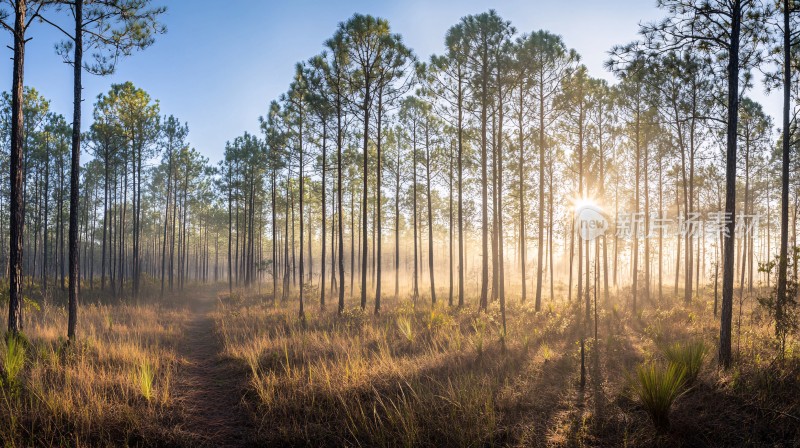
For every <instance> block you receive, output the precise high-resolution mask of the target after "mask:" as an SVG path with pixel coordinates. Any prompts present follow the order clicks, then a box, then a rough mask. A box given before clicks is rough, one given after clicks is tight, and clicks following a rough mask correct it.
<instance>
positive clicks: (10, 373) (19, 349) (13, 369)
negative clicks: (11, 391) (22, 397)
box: [3, 336, 25, 385]
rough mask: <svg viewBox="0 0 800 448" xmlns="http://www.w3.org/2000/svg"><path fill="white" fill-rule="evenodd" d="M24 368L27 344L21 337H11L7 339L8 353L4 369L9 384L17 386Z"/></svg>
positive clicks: (4, 361) (4, 360)
mask: <svg viewBox="0 0 800 448" xmlns="http://www.w3.org/2000/svg"><path fill="white" fill-rule="evenodd" d="M24 366H25V343H24V341H22V339H21V338H20V337H19V336H9V337H8V338H6V353H5V358H4V359H3V368H4V369H5V372H6V379H7V380H8V383H9V384H11V385H14V384H16V382H17V377H18V376H19V373H20V372H22V368H23V367H24Z"/></svg>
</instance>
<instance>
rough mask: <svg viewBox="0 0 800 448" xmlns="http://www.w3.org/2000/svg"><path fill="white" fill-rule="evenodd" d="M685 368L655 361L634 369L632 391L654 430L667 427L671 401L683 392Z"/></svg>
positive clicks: (663, 429) (661, 429) (664, 429)
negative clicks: (634, 375) (648, 416)
mask: <svg viewBox="0 0 800 448" xmlns="http://www.w3.org/2000/svg"><path fill="white" fill-rule="evenodd" d="M685 384H686V370H685V369H684V368H683V367H682V366H680V365H679V364H677V363H668V364H667V366H666V367H664V366H663V365H659V364H657V363H655V362H650V363H648V364H643V365H641V366H639V367H637V369H636V378H635V380H634V383H633V393H634V395H636V397H637V398H638V399H639V401H641V403H642V405H643V406H644V408H645V410H646V411H647V413H648V414H649V415H650V419H651V420H652V421H653V425H655V427H656V430H658V431H666V430H668V429H669V412H670V409H671V408H672V403H674V402H675V399H677V398H678V397H679V396H681V395H682V394H683V392H684V390H685V389H684V385H685Z"/></svg>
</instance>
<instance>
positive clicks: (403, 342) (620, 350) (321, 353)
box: [215, 292, 800, 446]
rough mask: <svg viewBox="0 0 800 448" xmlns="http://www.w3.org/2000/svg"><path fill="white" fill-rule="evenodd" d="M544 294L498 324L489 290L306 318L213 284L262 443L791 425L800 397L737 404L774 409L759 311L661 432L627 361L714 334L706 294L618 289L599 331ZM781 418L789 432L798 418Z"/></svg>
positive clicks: (533, 441)
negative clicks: (645, 299)
mask: <svg viewBox="0 0 800 448" xmlns="http://www.w3.org/2000/svg"><path fill="white" fill-rule="evenodd" d="M543 308H544V311H542V312H540V313H535V312H534V311H533V309H532V307H530V306H528V305H520V304H519V303H518V302H516V301H512V300H510V301H509V304H508V334H507V336H506V337H502V334H501V327H500V325H499V322H500V316H499V309H498V306H497V303H494V304H491V305H490V308H489V311H488V313H481V312H479V311H477V310H476V309H474V308H469V307H468V308H466V309H460V310H459V309H449V308H447V307H437V308H435V309H433V310H432V309H431V307H430V304H425V303H422V302H420V303H419V305H418V306H417V307H414V306H413V305H411V304H410V303H409V302H408V301H406V300H400V301H391V300H385V301H384V310H383V311H382V313H381V315H379V316H374V315H372V313H365V312H362V311H361V310H360V309H359V308H354V309H348V310H347V311H346V312H345V313H344V314H343V315H342V316H337V314H336V311H335V306H334V307H331V308H330V309H328V310H326V311H319V310H318V307H315V306H313V305H312V306H308V305H307V306H306V310H307V312H306V318H305V320H304V321H301V320H299V319H298V318H297V309H296V302H295V301H294V300H291V301H289V302H287V303H273V302H272V301H271V300H270V299H269V298H268V297H265V296H263V295H261V296H248V295H247V294H244V293H242V292H235V293H234V294H233V295H232V296H223V297H222V299H221V301H220V305H219V306H218V309H217V311H216V314H215V320H216V325H217V328H218V331H219V332H220V334H221V336H222V339H223V342H224V347H225V348H224V351H225V354H226V355H227V356H229V357H231V358H234V359H236V360H239V361H240V362H241V363H242V364H243V365H246V366H247V371H248V372H249V376H250V392H251V394H250V399H249V403H250V406H251V412H252V416H253V418H254V420H255V422H256V424H257V427H258V428H259V430H258V431H259V434H258V435H257V440H260V441H261V442H262V443H265V444H271V445H320V444H322V445H337V446H341V445H345V446H420V445H423V446H484V445H520V446H531V445H532V446H560V445H577V446H610V445H624V444H629V445H634V446H635V445H649V444H652V443H661V442H663V440H662V438H663V437H671V438H673V439H674V442H675V443H678V444H681V443H682V444H689V445H695V444H701V445H702V444H708V442H710V441H715V440H717V439H715V437H717V434H714V432H719V433H720V434H721V438H719V439H718V440H719V441H723V443H728V444H738V443H743V441H746V440H754V439H753V438H752V435H748V434H743V431H742V427H741V425H740V424H739V423H736V419H738V418H742V417H745V418H750V419H751V422H753V423H754V424H755V425H756V426H757V427H758V428H762V429H763V428H767V427H772V426H771V425H775V424H776V423H780V425H784V426H782V427H785V428H789V427H790V426H789V425H788V423H789V422H792V419H793V417H794V416H795V415H796V413H797V411H798V409H800V407H797V406H798V403H797V402H798V401H800V400H794V402H793V404H792V406H795V407H793V408H791V410H790V411H788V412H786V411H781V412H783V414H780V413H777V414H775V415H773V417H774V418H773V419H771V420H768V419H763V418H761V417H759V413H760V412H762V411H759V410H758V408H747V409H742V408H741V405H740V403H741V402H742V401H747V400H751V401H752V400H760V401H759V402H760V403H761V404H760V405H759V407H763V408H770V407H774V406H775V403H776V400H777V399H779V398H781V397H778V396H776V395H774V394H771V393H764V391H763V390H762V389H760V388H759V387H758V386H755V385H753V384H752V383H751V380H752V379H753V378H757V377H758V373H757V372H760V371H762V369H763V368H764V367H765V366H764V365H763V363H762V364H760V365H757V364H755V363H752V362H750V361H749V360H751V359H772V358H770V357H771V356H772V355H773V354H774V350H772V348H771V346H770V334H769V331H768V328H767V327H768V323H767V322H764V321H763V320H762V317H761V316H760V311H759V310H757V309H748V310H746V313H744V314H745V316H746V318H745V319H744V320H743V325H742V336H741V339H740V343H739V357H740V362H739V366H740V369H741V372H742V373H740V374H739V375H738V376H737V375H734V376H731V374H730V373H728V372H723V371H719V370H717V368H716V365H715V364H714V363H711V362H709V364H712V366H710V367H708V368H706V369H705V370H703V371H701V372H700V375H699V377H698V380H697V384H695V386H694V387H693V388H692V389H691V390H690V391H688V392H687V393H686V394H685V396H683V397H681V398H679V399H678V401H677V403H676V404H675V406H674V411H673V413H672V420H673V422H674V424H673V425H672V428H673V429H672V430H670V433H669V434H668V435H666V436H665V435H663V434H659V433H657V432H656V431H655V429H654V428H653V425H652V424H651V423H650V421H649V419H648V416H647V413H646V412H645V410H644V408H643V407H642V404H641V403H640V402H639V401H638V399H636V398H635V395H634V394H633V393H632V391H633V389H632V383H631V381H630V379H631V378H632V377H633V376H634V375H635V370H636V366H638V365H640V364H641V363H643V362H646V361H648V360H656V359H658V360H661V357H662V354H661V353H662V350H661V349H660V348H661V347H665V346H668V345H669V344H674V343H679V342H685V341H699V342H703V343H704V344H705V345H706V346H711V347H714V346H716V342H715V338H716V335H717V331H718V323H717V321H715V319H714V317H713V315H712V312H711V310H712V308H711V307H710V303H708V302H706V301H705V300H696V301H695V303H693V304H691V305H689V306H685V305H683V304H682V303H681V302H680V301H679V300H673V299H671V298H670V299H669V300H668V301H666V302H665V303H664V304H662V306H658V305H656V304H653V303H649V304H647V305H646V306H643V307H642V309H641V310H640V311H639V312H638V313H635V314H632V313H630V312H629V311H627V307H626V306H624V304H623V303H616V304H608V305H604V304H602V303H601V304H600V309H599V310H598V316H599V320H598V340H597V341H596V342H595V341H594V339H593V335H594V322H592V323H591V324H590V325H588V326H587V327H585V328H584V327H583V324H582V323H581V317H580V316H583V311H582V310H580V308H579V307H578V306H577V305H575V304H566V303H548V304H545V306H544V307H543ZM581 334H585V335H586V347H587V352H586V353H587V354H586V363H587V366H586V370H587V377H588V379H587V382H586V387H585V389H581V388H580V381H579V379H580V350H579V349H580V346H579V343H578V342H579V340H580V335H581ZM699 342H698V343H699ZM792 362H794V363H795V364H791V362H790V363H789V364H787V367H786V369H789V370H790V369H791V368H792V367H791V366H792V365H797V359H796V358H794V360H793V361H792ZM773 367H774V366H773ZM787 375H788V376H784V377H783V379H782V380H781V379H777V380H776V381H777V382H781V384H782V386H781V388H783V389H782V390H785V388H786V387H789V388H792V387H796V384H797V378H794V379H792V378H790V376H791V373H787ZM743 377H746V378H748V380H747V381H743V380H742V378H743ZM736 382H738V383H739V384H738V385H737V384H735V383H736ZM743 383H747V384H748V385H749V386H747V387H749V388H750V389H747V388H746V387H745V386H743V385H742V384H743ZM776 390H777V389H776ZM705 400H712V402H711V403H715V404H711V403H707V404H705V405H704V404H703V403H704V402H705ZM717 405H719V406H721V407H722V409H723V410H724V411H727V412H728V413H727V414H726V413H725V412H722V413H720V409H719V408H716V406H717ZM704 406H705V407H704ZM784 414H786V415H789V417H786V415H784ZM775 416H777V417H775ZM776 419H777V420H776ZM787 431H788V434H789V436H790V437H793V439H790V440H798V439H797V437H798V431H797V430H796V429H795V430H787ZM759 437H761V439H757V440H766V441H772V440H773V438H772V436H763V435H760V436H759ZM779 440H785V439H779ZM659 441H661V442H659ZM703 441H705V442H703ZM710 444H711V445H714V444H715V443H710Z"/></svg>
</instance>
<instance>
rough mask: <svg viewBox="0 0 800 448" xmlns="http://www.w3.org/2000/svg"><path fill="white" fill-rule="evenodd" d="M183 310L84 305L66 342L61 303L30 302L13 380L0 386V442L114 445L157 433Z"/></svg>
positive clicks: (164, 415)
mask: <svg viewBox="0 0 800 448" xmlns="http://www.w3.org/2000/svg"><path fill="white" fill-rule="evenodd" d="M184 316H185V312H182V311H181V310H176V309H170V308H167V307H162V306H158V305H146V306H145V305H143V306H127V305H87V306H83V307H81V309H80V313H79V321H78V338H77V341H76V343H74V344H72V345H67V344H66V343H65V340H64V337H63V335H64V334H65V332H66V326H67V318H66V313H65V310H64V309H63V308H56V307H52V306H51V307H47V308H45V309H44V310H42V311H35V310H30V311H29V312H28V313H27V315H26V322H25V328H24V331H23V335H24V338H25V344H26V346H27V355H26V359H25V366H24V368H23V369H22V371H21V373H20V376H19V382H20V385H21V387H20V388H19V389H15V388H11V387H2V388H0V428H2V429H0V437H2V441H3V444H4V445H6V446H29V445H36V446H61V445H74V446H84V445H92V446H96V445H100V446H104V445H108V446H118V445H123V444H137V443H141V441H145V440H152V439H155V438H161V437H165V436H164V434H166V433H167V432H168V429H169V426H170V420H172V419H174V417H173V416H172V414H173V413H174V412H175V407H174V406H173V404H172V402H171V399H172V396H171V385H172V381H173V376H174V374H175V370H176V365H177V361H178V360H177V357H176V354H175V349H174V348H175V344H176V342H177V341H179V340H180V334H181V325H182V322H183V320H184V318H185V317H184ZM0 345H1V346H2V348H0V350H2V351H3V353H0V358H3V359H5V351H6V350H7V348H6V345H5V344H0ZM143 366H147V367H146V369H147V371H145V370H143ZM145 380H146V381H147V382H148V384H147V387H146V388H145V387H144V384H143V381H145Z"/></svg>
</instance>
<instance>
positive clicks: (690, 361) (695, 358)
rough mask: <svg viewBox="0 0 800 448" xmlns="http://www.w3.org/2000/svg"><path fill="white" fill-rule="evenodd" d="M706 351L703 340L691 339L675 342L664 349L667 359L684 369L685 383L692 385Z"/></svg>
mask: <svg viewBox="0 0 800 448" xmlns="http://www.w3.org/2000/svg"><path fill="white" fill-rule="evenodd" d="M706 353H708V348H707V347H706V345H705V344H704V343H703V341H692V342H688V343H685V344H681V343H680V342H676V343H674V344H672V345H670V346H669V347H667V348H666V349H664V356H665V357H666V358H667V361H669V363H670V364H675V365H677V366H679V367H682V368H683V369H684V372H685V374H686V375H685V378H684V379H685V381H686V385H692V384H694V382H695V380H697V375H698V374H699V373H700V368H701V367H702V366H703V360H704V359H705V357H706Z"/></svg>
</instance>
